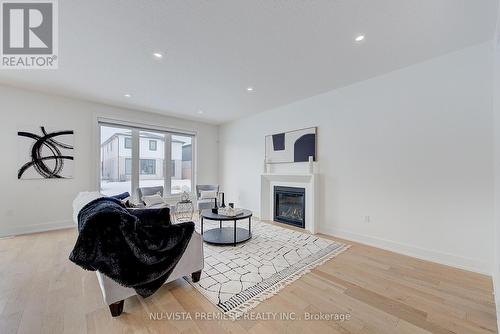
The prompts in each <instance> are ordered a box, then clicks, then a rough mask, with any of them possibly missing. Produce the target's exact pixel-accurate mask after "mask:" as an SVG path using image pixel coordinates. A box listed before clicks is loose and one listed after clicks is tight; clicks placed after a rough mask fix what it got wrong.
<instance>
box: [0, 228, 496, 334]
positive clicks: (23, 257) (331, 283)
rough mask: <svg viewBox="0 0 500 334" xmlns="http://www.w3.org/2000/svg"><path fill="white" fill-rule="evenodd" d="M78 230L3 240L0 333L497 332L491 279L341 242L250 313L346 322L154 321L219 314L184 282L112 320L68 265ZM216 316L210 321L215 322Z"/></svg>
mask: <svg viewBox="0 0 500 334" xmlns="http://www.w3.org/2000/svg"><path fill="white" fill-rule="evenodd" d="M75 239H76V231H75V230H74V229H67V230H60V231H53V232H45V233H38V234H32V235H25V236H19V237H16V238H11V239H2V240H0V268H1V270H0V333H2V334H7V333H72V334H73V333H106V334H108V333H205V334H209V333H255V334H257V333H258V334H261V333H272V334H277V333H314V334H319V333H384V334H388V333H403V334H404V333H416V334H421V333H464V334H471V333H496V332H497V330H496V316H495V304H494V301H493V296H492V283H491V279H490V278H489V277H487V276H483V275H479V274H475V273H470V272H466V271H462V270H458V269H454V268H450V267H446V266H442V265H438V264H434V263H430V262H426V261H421V260H417V259H414V258H411V257H406V256H402V255H398V254H395V253H391V252H388V251H384V250H380V249H377V248H373V247H368V246H364V245H360V244H356V243H352V242H347V243H349V244H351V245H352V247H351V248H350V249H349V250H347V251H346V252H344V253H343V254H341V255H339V256H337V257H336V258H334V259H332V260H330V261H328V262H327V263H326V264H324V265H322V266H319V267H317V268H316V269H314V270H313V271H312V272H311V273H309V274H306V275H305V276H303V277H302V278H300V279H299V280H298V281H296V282H294V283H292V284H291V285H289V286H287V287H286V288H285V289H283V290H282V291H281V292H280V293H279V294H277V295H276V296H273V297H272V298H271V299H268V300H267V301H265V302H263V303H262V304H260V305H259V306H258V307H257V308H255V309H254V310H253V312H294V313H295V314H296V315H298V316H302V315H303V314H304V312H309V313H319V312H323V313H348V314H350V320H349V321H344V322H339V321H305V320H300V321H281V320H276V321H263V320H260V321H257V320H238V321H227V320H215V321H210V320H197V319H193V320H189V319H188V320H180V321H167V320H161V321H154V320H150V312H177V311H180V312H190V313H189V314H191V315H192V317H193V318H195V317H196V312H217V309H216V308H215V306H213V305H212V304H211V303H210V302H209V301H208V300H206V299H205V298H204V297H203V295H201V294H200V293H199V292H198V291H197V290H195V289H194V288H192V287H191V286H190V285H189V284H188V283H187V282H185V281H184V280H177V281H175V282H172V283H170V284H168V285H166V286H164V287H163V288H162V289H160V290H159V291H158V292H157V293H156V294H155V295H153V296H152V297H151V298H149V299H146V300H143V299H139V298H137V297H133V298H129V299H127V300H126V301H125V310H124V313H123V315H122V316H120V317H118V318H111V316H110V314H109V309H108V307H107V306H106V305H104V303H103V301H102V296H101V292H100V289H99V285H98V283H97V278H96V275H95V274H94V273H93V272H86V271H84V270H82V269H80V268H79V267H77V266H75V265H74V264H72V263H70V262H69V260H68V255H69V252H70V250H71V249H72V247H73V244H74V241H75ZM214 314H215V313H214Z"/></svg>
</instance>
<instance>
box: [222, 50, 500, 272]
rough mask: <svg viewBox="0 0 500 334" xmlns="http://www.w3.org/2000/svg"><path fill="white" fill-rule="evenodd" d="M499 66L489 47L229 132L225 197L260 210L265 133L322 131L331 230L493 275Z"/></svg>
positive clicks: (324, 226) (326, 220)
mask: <svg viewBox="0 0 500 334" xmlns="http://www.w3.org/2000/svg"><path fill="white" fill-rule="evenodd" d="M388 56H390V55H388ZM492 66H493V50H492V47H491V43H487V44H483V45H478V46H474V47H471V48H468V49H464V50H462V51H459V52H455V53H452V54H449V55H446V56H444V57H440V58H436V59H433V60H430V61H427V62H425V63H421V64H417V65H414V66H411V67H407V68H404V69H401V70H398V71H395V72H392V73H389V74H386V75H383V76H379V77H376V78H373V79H370V80H367V81H364V82H360V83H357V84H354V85H351V86H348V87H345V88H341V89H338V90H335V91H331V92H328V93H325V94H322V95H319V96H315V97H311V98H308V99H305V100H301V101H298V102H296V103H293V104H290V105H287V106H283V107H280V108H277V109H273V110H271V111H268V112H264V113H260V114H257V115H254V116H251V117H248V118H245V119H241V120H238V121H235V122H232V123H228V124H225V125H224V126H222V127H221V130H220V134H219V137H220V138H219V140H220V144H219V155H220V157H221V159H222V164H221V169H220V175H219V178H220V179H221V183H222V186H223V189H224V190H225V191H226V193H227V196H226V199H228V200H229V201H236V202H237V203H238V204H239V205H241V206H244V207H248V208H250V209H252V210H254V211H256V212H258V211H259V209H260V208H259V205H260V204H259V191H260V190H259V186H260V182H259V180H260V173H261V172H262V170H263V160H264V136H265V135H267V134H273V133H279V132H282V131H287V130H294V129H299V128H304V127H309V126H318V159H319V171H320V173H321V189H320V194H321V196H320V197H321V202H320V207H321V210H320V221H319V226H320V230H321V231H322V232H324V233H327V234H331V235H336V236H339V237H344V238H347V239H351V240H358V241H360V242H364V243H368V244H373V245H376V246H379V247H383V248H387V249H392V250H395V251H398V252H402V253H406V254H409V255H413V256H416V257H421V258H425V259H429V260H433V261H437V262H441V263H445V264H450V265H454V266H458V267H463V268H467V269H470V270H475V271H479V272H485V273H491V269H492V263H493V253H494V250H493V244H494V242H493V230H494V226H493V225H494V222H493V157H492V149H493V146H492V145H493V137H492V133H493V127H492V120H493V118H492V97H491V95H492V92H491V91H492V77H493V75H492ZM256 94H258V93H256ZM280 168H281V169H284V171H295V172H297V171H299V170H305V166H303V165H300V164H299V165H288V166H286V167H283V166H280ZM365 216H371V222H370V223H365V222H364V217H365Z"/></svg>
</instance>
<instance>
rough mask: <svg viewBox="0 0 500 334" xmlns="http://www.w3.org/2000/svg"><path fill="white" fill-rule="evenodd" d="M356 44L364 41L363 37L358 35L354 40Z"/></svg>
mask: <svg viewBox="0 0 500 334" xmlns="http://www.w3.org/2000/svg"><path fill="white" fill-rule="evenodd" d="M354 40H355V41H356V42H362V41H364V40H365V35H358V36H356V38H354Z"/></svg>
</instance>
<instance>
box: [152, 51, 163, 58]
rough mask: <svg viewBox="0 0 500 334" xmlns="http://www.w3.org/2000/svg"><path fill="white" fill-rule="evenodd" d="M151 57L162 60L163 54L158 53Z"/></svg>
mask: <svg viewBox="0 0 500 334" xmlns="http://www.w3.org/2000/svg"><path fill="white" fill-rule="evenodd" d="M153 56H155V58H158V59H162V58H163V54H162V53H160V52H155V53H153Z"/></svg>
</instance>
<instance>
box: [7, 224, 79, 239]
mask: <svg viewBox="0 0 500 334" xmlns="http://www.w3.org/2000/svg"><path fill="white" fill-rule="evenodd" d="M72 227H73V228H74V227H75V224H74V223H73V221H71V220H63V221H59V222H50V223H43V224H33V225H24V226H19V227H11V228H7V229H6V230H4V231H1V232H0V238H3V237H11V236H16V235H22V234H30V233H39V232H47V231H53V230H62V229H65V228H72Z"/></svg>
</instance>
